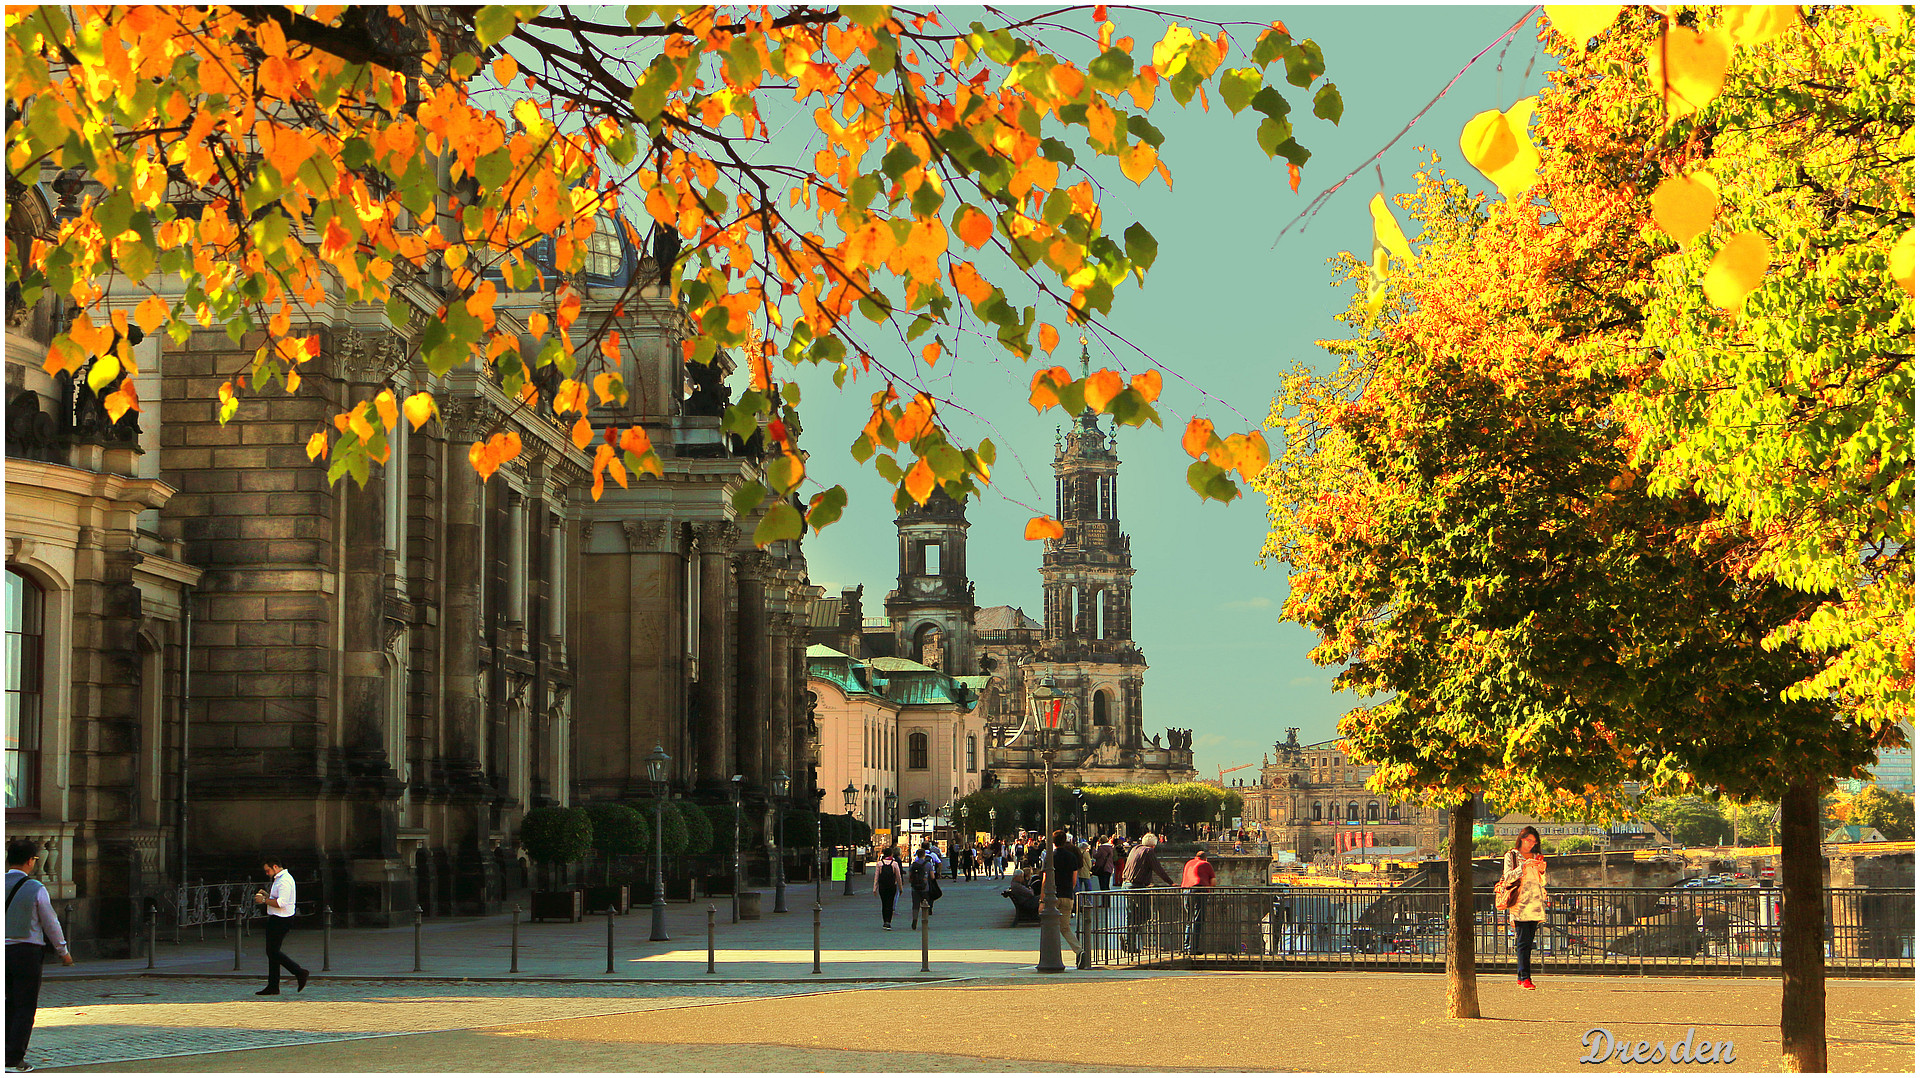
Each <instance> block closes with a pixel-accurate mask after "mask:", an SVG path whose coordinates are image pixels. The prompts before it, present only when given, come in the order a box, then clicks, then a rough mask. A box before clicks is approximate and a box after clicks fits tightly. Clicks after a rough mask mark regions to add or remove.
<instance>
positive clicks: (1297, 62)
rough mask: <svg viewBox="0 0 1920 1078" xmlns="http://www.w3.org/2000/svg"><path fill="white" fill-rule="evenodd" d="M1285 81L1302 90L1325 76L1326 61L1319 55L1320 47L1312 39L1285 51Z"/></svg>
mask: <svg viewBox="0 0 1920 1078" xmlns="http://www.w3.org/2000/svg"><path fill="white" fill-rule="evenodd" d="M1286 57H1287V81H1288V82H1290V83H1293V84H1294V85H1295V86H1298V87H1300V88H1301V89H1302V90H1304V89H1306V88H1307V87H1309V86H1311V85H1313V80H1314V79H1317V78H1319V77H1320V76H1321V75H1324V74H1326V71H1327V61H1326V59H1325V58H1324V57H1322V56H1321V55H1320V46H1318V45H1316V44H1314V43H1313V41H1312V39H1308V40H1306V41H1302V42H1301V43H1300V44H1299V45H1298V46H1297V47H1295V48H1290V49H1288V50H1286Z"/></svg>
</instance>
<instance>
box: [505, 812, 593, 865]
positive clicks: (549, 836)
mask: <svg viewBox="0 0 1920 1078" xmlns="http://www.w3.org/2000/svg"><path fill="white" fill-rule="evenodd" d="M520 848H521V849H523V850H525V851H527V857H528V858H529V859H530V860H532V861H534V862H536V863H538V864H543V865H570V864H573V863H575V862H577V861H581V860H583V859H585V858H586V856H587V854H589V853H591V852H592V851H593V818H592V817H591V816H589V815H587V810H585V809H583V808H578V807H575V808H561V807H559V806H558V805H548V806H545V807H542V808H536V809H528V810H527V814H526V815H525V816H523V817H521V818H520Z"/></svg>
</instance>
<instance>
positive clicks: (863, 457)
mask: <svg viewBox="0 0 1920 1078" xmlns="http://www.w3.org/2000/svg"><path fill="white" fill-rule="evenodd" d="M848 452H850V453H852V454H853V459H854V460H856V461H858V462H859V463H861V464H865V463H866V462H867V461H868V460H870V459H872V458H873V439H871V438H869V437H867V436H866V435H865V434H862V435H860V436H859V437H858V438H855V439H854V440H853V446H852V447H851V448H850V449H849V450H848Z"/></svg>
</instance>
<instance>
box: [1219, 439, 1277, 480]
mask: <svg viewBox="0 0 1920 1078" xmlns="http://www.w3.org/2000/svg"><path fill="white" fill-rule="evenodd" d="M1227 444H1228V447H1229V448H1230V449H1232V451H1233V467H1234V470H1236V471H1238V472H1239V473H1240V478H1242V479H1245V480H1246V481H1247V482H1249V483H1251V482H1253V477H1254V476H1256V475H1259V474H1260V471H1261V469H1263V468H1265V467H1266V466H1267V462H1268V461H1269V460H1271V459H1272V458H1271V457H1270V456H1269V455H1268V453H1267V436H1266V435H1264V434H1261V433H1260V432H1259V431H1257V430H1256V431H1250V432H1248V433H1246V434H1236V435H1234V436H1233V437H1231V438H1229V439H1227Z"/></svg>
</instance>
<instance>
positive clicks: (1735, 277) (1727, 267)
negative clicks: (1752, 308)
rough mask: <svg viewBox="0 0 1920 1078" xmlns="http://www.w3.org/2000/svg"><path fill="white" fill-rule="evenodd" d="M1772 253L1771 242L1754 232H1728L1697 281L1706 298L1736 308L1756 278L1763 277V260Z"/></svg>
mask: <svg viewBox="0 0 1920 1078" xmlns="http://www.w3.org/2000/svg"><path fill="white" fill-rule="evenodd" d="M1772 257H1773V247H1772V245H1771V244H1769V243H1767V238H1766V237H1765V236H1762V235H1761V234H1759V233H1758V232H1741V233H1739V234H1737V235H1733V236H1728V237H1727V242H1726V243H1724V244H1722V245H1721V247H1720V253H1719V254H1717V255H1714V256H1713V263H1712V264H1711V265H1709V266H1708V267H1707V275H1706V277H1705V278H1704V279H1703V280H1702V281H1701V282H1700V284H1701V287H1703V288H1704V289H1705V290H1706V293H1707V299H1709V300H1711V301H1712V302H1713V304H1714V306H1716V307H1720V308H1723V309H1725V310H1727V311H1737V310H1739V309H1740V304H1741V303H1743V302H1744V301H1745V300H1746V298H1747V293H1749V292H1752V291H1753V290H1754V289H1756V288H1758V287H1760V282H1761V281H1763V280H1765V279H1766V276H1767V263H1768V261H1769V260H1770V259H1771V258H1772Z"/></svg>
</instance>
